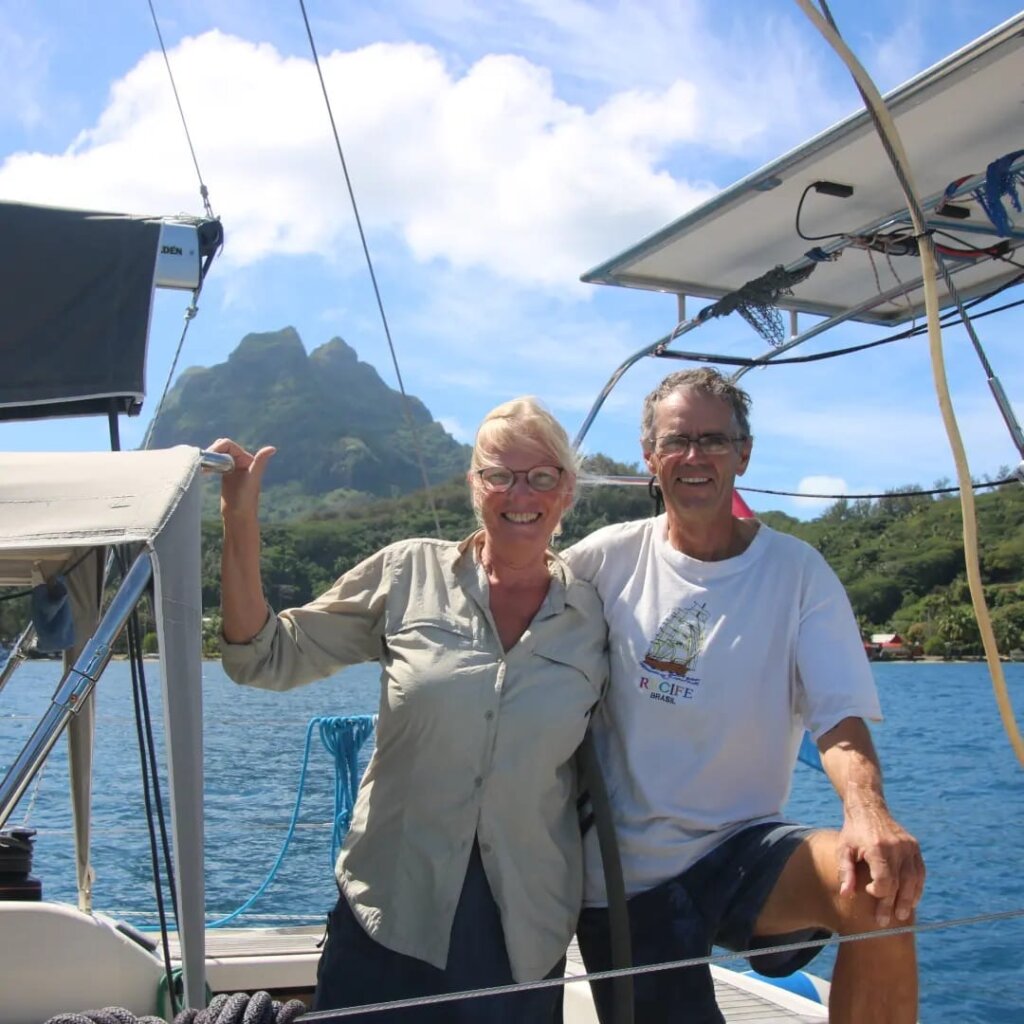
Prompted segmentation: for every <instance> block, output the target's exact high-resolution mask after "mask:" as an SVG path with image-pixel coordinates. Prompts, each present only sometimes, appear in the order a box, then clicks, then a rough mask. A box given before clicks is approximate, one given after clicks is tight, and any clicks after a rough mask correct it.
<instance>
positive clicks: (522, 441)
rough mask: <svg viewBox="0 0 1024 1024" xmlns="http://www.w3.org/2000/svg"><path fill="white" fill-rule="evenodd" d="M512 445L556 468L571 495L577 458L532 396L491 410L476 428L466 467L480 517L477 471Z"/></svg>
mask: <svg viewBox="0 0 1024 1024" xmlns="http://www.w3.org/2000/svg"><path fill="white" fill-rule="evenodd" d="M514 445H522V446H525V447H527V448H531V449H534V450H536V452H537V455H538V457H539V458H540V459H542V460H544V462H545V463H546V462H548V461H550V464H551V465H554V466H560V467H561V468H562V469H563V470H564V473H565V476H566V478H567V480H568V484H569V490H570V493H573V494H574V493H575V490H576V476H577V474H578V472H579V458H578V457H577V455H576V452H575V451H573V447H572V444H571V443H570V441H569V435H568V434H566V432H565V428H564V427H563V426H562V424H561V423H559V422H558V420H556V419H555V417H554V416H552V415H551V413H550V412H548V410H547V409H545V408H544V406H543V405H541V403H540V402H539V401H538V400H537V399H536V398H534V397H533V396H532V395H523V396H522V397H520V398H513V399H512V400H511V401H510V402H502V403H501V405H499V406H496V407H495V408H493V409H492V410H491V411H490V412H489V413H488V414H487V415H486V416H485V417H484V418H483V421H482V422H481V424H480V426H479V427H478V428H477V432H476V440H475V442H474V444H473V457H472V459H470V463H469V473H470V483H471V485H472V493H473V508H474V509H475V510H476V513H477V517H478V518H479V515H480V507H479V496H478V495H479V489H478V486H477V477H476V474H477V471H478V470H481V469H484V468H485V467H487V466H493V465H494V464H495V462H496V459H497V457H498V455H499V454H500V453H501V452H502V451H504V450H505V449H507V448H511V447H513V446H514Z"/></svg>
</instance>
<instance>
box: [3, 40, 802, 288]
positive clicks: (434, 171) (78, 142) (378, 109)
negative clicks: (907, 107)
mask: <svg viewBox="0 0 1024 1024" xmlns="http://www.w3.org/2000/svg"><path fill="white" fill-rule="evenodd" d="M645 29H646V30H647V31H651V32H653V31H654V26H653V25H652V24H650V23H645ZM579 41H580V40H579V38H577V42H579ZM691 45H693V44H692V42H691ZM170 60H171V64H172V67H173V68H174V72H175V78H176V81H177V84H178V88H179V92H180V94H181V98H182V103H183V106H184V109H185V112H186V116H187V119H188V124H189V128H190V131H191V135H192V140H193V143H194V146H195V150H196V153H197V157H198V160H199V164H200V168H201V170H202V172H203V175H204V177H205V180H206V182H207V184H208V186H209V188H210V194H211V199H212V202H213V205H214V208H215V210H216V211H217V212H218V213H219V214H221V215H222V217H223V219H224V221H225V230H226V236H227V245H226V248H225V256H224V258H225V259H226V260H227V261H229V262H234V263H236V264H246V263H250V262H253V261H256V260H260V259H263V258H265V257H267V256H269V255H272V254H286V255H287V254H303V253H314V254H319V255H322V256H326V257H329V258H331V259H333V260H335V261H337V262H338V264H339V265H340V266H342V267H344V266H354V265H355V261H357V260H358V259H359V251H358V246H357V244H356V243H355V242H354V241H353V239H354V232H353V225H352V215H351V212H350V210H349V208H348V199H347V195H346V191H345V187H344V183H343V179H342V176H341V171H340V167H339V163H338V160H337V156H336V153H335V151H334V144H333V141H332V139H331V137H330V134H329V127H328V121H327V117H326V113H325V110H324V105H323V99H322V96H321V95H320V90H319V84H318V81H317V78H316V75H315V71H314V68H313V65H312V63H311V62H310V61H309V60H306V59H302V58H296V57H286V56H282V55H281V53H279V52H278V51H277V50H276V49H275V48H274V47H272V46H270V45H268V44H258V43H253V42H249V41H246V40H243V39H240V38H238V37H235V36H230V35H226V34H224V33H222V32H219V31H216V30H214V31H209V32H206V33H204V34H202V35H200V36H197V37H193V38H187V39H185V40H183V41H182V42H181V43H180V44H179V45H178V46H176V47H175V48H174V49H173V50H172V51H171V52H170ZM793 63H795V64H796V65H799V63H800V60H799V57H798V56H797V57H796V59H795V61H794V62H793ZM322 64H323V70H324V76H325V79H326V81H327V83H328V88H329V91H330V95H331V98H332V105H333V109H334V114H335V118H336V121H337V124H338V129H339V132H340V135H341V139H342V145H343V147H344V150H345V154H346V159H347V161H348V166H349V170H350V173H351V175H352V178H353V183H354V188H355V191H356V195H357V198H358V200H359V203H360V209H361V214H362V217H363V220H364V224H365V226H366V227H367V229H368V230H369V231H370V232H371V233H374V232H377V233H380V232H385V233H386V234H387V235H389V236H393V237H395V238H397V239H398V240H400V241H401V242H402V243H403V244H404V245H406V246H407V247H408V249H409V250H410V251H411V252H412V254H413V255H414V257H415V258H416V259H417V260H418V261H419V262H420V263H427V262H430V261H442V262H443V263H446V264H448V265H450V266H452V267H455V268H457V269H470V268H485V269H487V270H489V271H490V272H491V273H493V274H495V275H496V276H498V277H499V278H501V279H503V280H507V281H514V282H519V283H523V284H533V285H536V284H541V285H545V286H549V287H553V288H562V289H567V290H569V291H573V290H574V289H576V287H577V286H576V285H575V284H574V282H575V280H576V277H577V276H578V274H579V273H580V272H581V270H582V269H584V268H586V267H588V266H590V265H592V264H593V263H595V262H597V261H598V260H599V259H603V258H605V257H606V256H607V254H608V253H609V252H610V251H614V250H615V249H616V248H619V247H621V246H623V245H625V244H628V243H632V242H634V241H635V240H636V239H637V238H638V237H641V236H642V235H644V234H646V233H647V232H649V231H650V230H653V229H654V228H657V227H660V226H661V225H663V224H664V223H665V222H666V221H668V220H670V219H672V218H674V217H676V216H679V215H680V214H681V213H683V212H685V211H686V210H687V209H688V208H690V207H691V206H693V205H694V204H695V203H697V202H699V201H700V200H702V199H704V198H706V197H707V196H709V195H710V194H711V191H712V187H711V186H710V185H709V184H707V183H706V182H701V181H699V180H698V181H687V180H684V179H683V178H682V177H681V176H679V175H678V174H677V176H675V177H674V176H673V175H672V174H670V173H669V171H668V170H666V166H667V163H668V162H669V161H670V160H671V158H673V156H674V155H676V156H677V155H678V151H679V147H680V146H699V147H704V148H706V147H708V146H712V147H719V148H721V149H723V150H730V149H732V148H734V147H736V146H738V145H741V144H742V143H743V142H744V140H746V139H747V138H748V137H749V136H750V134H751V132H756V131H760V130H761V129H760V127H759V124H760V120H759V119H760V113H759V111H758V108H757V107H756V105H755V106H754V107H750V105H749V103H747V100H749V99H750V98H751V97H752V96H753V95H757V94H763V92H764V91H765V90H766V89H777V87H778V86H779V81H780V80H779V79H778V78H771V80H770V81H764V80H759V81H758V83H756V89H755V83H753V82H751V81H750V79H749V77H748V76H747V73H746V72H745V71H743V70H742V67H741V66H740V65H741V64H742V62H739V63H738V64H736V65H735V66H734V67H733V69H732V72H731V74H732V75H733V76H734V78H736V79H739V80H744V81H741V83H740V85H739V86H737V88H735V89H724V90H719V89H716V88H715V83H714V82H712V83H711V84H710V85H709V83H708V82H706V81H704V82H701V81H698V80H696V79H694V78H692V77H686V78H676V79H675V80H672V81H666V82H664V83H659V84H656V85H651V86H645V87H644V88H642V89H633V90H620V91H617V92H614V93H611V94H610V95H608V96H607V98H606V99H605V100H604V101H603V102H600V103H598V104H597V105H595V106H594V107H593V108H592V109H587V108H586V107H585V106H583V105H581V104H577V103H570V102H567V101H565V100H563V99H561V98H560V96H559V95H558V90H557V87H556V83H555V80H554V78H553V76H552V72H551V71H550V70H549V69H548V68H546V67H543V66H541V65H539V64H537V63H534V62H531V61H529V60H527V59H525V58H523V57H520V56H513V55H507V54H505V55H502V54H491V55H486V56H483V57H481V58H480V59H478V60H476V61H475V62H474V63H472V64H471V65H470V66H469V67H467V68H466V69H465V70H464V71H463V72H462V73H458V74H457V73H455V72H453V71H452V70H451V69H450V67H449V66H448V65H447V64H446V61H445V58H444V57H443V56H442V54H440V53H439V52H438V51H437V50H436V49H434V48H432V47H429V46H425V45H420V44H413V43H404V44H372V45H368V46H365V47H362V48H359V49H356V50H352V51H348V52H335V53H332V54H329V55H327V56H325V57H324V58H323V59H322ZM720 77H721V76H720V74H719V78H720ZM225 83H230V88H228V87H226V85H225ZM793 84H794V83H793V82H790V83H789V86H788V87H786V88H783V90H782V96H783V102H784V105H786V106H792V107H793V109H797V108H798V107H799V104H795V103H792V102H791V101H792V100H793V93H792V85H793ZM762 102H763V101H762ZM197 189H198V185H197V184H196V180H195V173H194V170H193V168H192V166H191V160H190V157H189V155H188V151H187V148H186V146H185V142H184V138H183V131H182V127H181V124H180V122H179V119H178V114H177V110H176V108H175V106H174V102H173V97H172V95H171V92H170V88H169V84H168V81H167V77H166V70H165V68H164V65H163V60H162V58H161V57H160V56H159V55H158V54H156V53H150V54H148V55H147V56H145V57H144V58H142V59H141V60H140V61H139V62H138V63H137V64H136V66H135V67H134V68H132V69H131V70H130V71H129V72H128V73H127V74H126V75H125V76H124V77H122V78H121V79H119V80H118V81H117V82H115V83H114V85H113V87H112V88H111V91H110V97H109V102H108V104H107V106H106V108H105V110H104V111H103V113H102V115H101V116H100V117H99V119H98V120H97V122H96V124H95V125H93V126H92V127H90V128H87V129H85V130H84V131H82V132H81V133H80V134H79V136H78V137H77V138H76V139H75V140H74V141H73V143H72V144H71V145H70V146H69V147H68V148H67V149H66V150H65V151H64V152H63V153H59V154H47V153H39V152H34V153H29V152H21V153H16V154H13V155H11V156H9V157H8V158H7V159H6V160H5V161H4V162H3V164H2V166H0V194H3V195H5V196H7V197H9V198H13V199H19V200H23V201H29V202H45V203H50V204H63V205H69V206H80V207H83V208H95V209H112V210H118V211H124V212H132V213H151V214H152V213H176V212H179V211H181V210H185V209H187V210H192V211H196V210H197V209H198V207H199V203H198V201H197V198H196V195H197ZM372 241H373V239H372V238H371V242H372ZM371 248H372V246H371Z"/></svg>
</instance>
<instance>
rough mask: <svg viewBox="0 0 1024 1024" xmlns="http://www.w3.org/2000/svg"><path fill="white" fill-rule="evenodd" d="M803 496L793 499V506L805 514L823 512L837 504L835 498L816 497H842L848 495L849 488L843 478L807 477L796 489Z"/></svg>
mask: <svg viewBox="0 0 1024 1024" xmlns="http://www.w3.org/2000/svg"><path fill="white" fill-rule="evenodd" d="M796 489H797V490H798V491H799V492H800V494H801V495H806V497H799V498H794V499H793V504H794V505H796V506H797V507H798V508H800V509H801V510H802V511H804V512H805V513H808V514H809V513H811V512H813V511H821V510H822V509H826V508H828V506H829V505H832V504H834V503H835V501H836V498H835V497H821V498H819V497H814V495H819V494H820V495H842V494H846V493H847V492H848V490H849V488H848V487H847V486H846V481H845V480H844V479H843V478H842V477H841V476H805V477H804V478H803V479H802V480H801V481H800V482H799V483H798V484H797V488H796Z"/></svg>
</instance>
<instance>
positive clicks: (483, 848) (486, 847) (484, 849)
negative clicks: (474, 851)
mask: <svg viewBox="0 0 1024 1024" xmlns="http://www.w3.org/2000/svg"><path fill="white" fill-rule="evenodd" d="M480 852H481V853H490V852H491V844H490V843H481V844H480Z"/></svg>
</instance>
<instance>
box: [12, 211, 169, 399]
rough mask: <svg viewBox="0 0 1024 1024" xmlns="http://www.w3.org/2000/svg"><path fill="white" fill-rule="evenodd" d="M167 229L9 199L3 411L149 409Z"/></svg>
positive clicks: (156, 224)
mask: <svg viewBox="0 0 1024 1024" xmlns="http://www.w3.org/2000/svg"><path fill="white" fill-rule="evenodd" d="M160 230H161V221H160V220H159V219H144V218H136V217H126V216H122V215H119V214H106V213H88V212H83V211H80V210H61V209H56V208H53V207H44V206H29V205H23V204H20V203H0V239H2V245H0V355H2V359H3V365H2V369H0V419H30V418H36V417H41V416H74V415H81V414H87V413H105V412H107V411H108V410H110V409H111V408H114V409H115V410H116V411H118V412H127V413H136V412H138V411H139V408H140V406H141V404H142V398H143V395H144V394H145V386H144V384H145V368H146V339H147V336H148V331H149V316H150V306H151V303H152V297H153V284H154V273H155V267H156V258H157V249H158V247H159V241H160Z"/></svg>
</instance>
